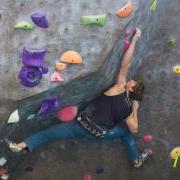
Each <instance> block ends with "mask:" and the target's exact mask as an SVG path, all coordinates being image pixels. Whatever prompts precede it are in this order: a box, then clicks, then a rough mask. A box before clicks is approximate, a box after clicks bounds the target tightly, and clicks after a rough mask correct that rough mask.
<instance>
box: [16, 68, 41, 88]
mask: <svg viewBox="0 0 180 180" xmlns="http://www.w3.org/2000/svg"><path fill="white" fill-rule="evenodd" d="M18 77H19V79H20V80H21V84H22V85H24V86H26V87H34V86H36V85H38V84H39V83H40V81H41V79H42V72H41V71H39V69H38V68H36V67H27V66H23V67H22V68H21V70H20V72H19V76H18Z"/></svg>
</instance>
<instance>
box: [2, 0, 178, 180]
mask: <svg viewBox="0 0 180 180" xmlns="http://www.w3.org/2000/svg"><path fill="white" fill-rule="evenodd" d="M125 3H126V1H116V0H114V1H107V2H106V1H98V0H94V1H93V2H92V1H88V0H78V1H60V2H59V1H19V0H18V1H3V2H2V3H1V4H2V7H1V27H2V28H1V29H0V34H1V36H0V38H1V46H0V51H1V66H0V67H1V71H0V73H1V86H0V88H1V90H0V98H1V100H2V102H3V103H2V104H1V106H0V108H1V116H2V118H1V119H2V124H1V137H2V136H3V137H9V138H11V139H14V140H16V141H18V140H19V141H20V140H22V139H23V138H25V137H27V136H28V135H30V134H31V133H34V132H37V131H39V130H41V129H44V128H46V127H49V126H50V125H52V124H55V123H57V121H54V120H53V119H49V118H47V117H46V118H43V121H42V119H40V120H33V121H28V122H27V121H26V118H27V116H28V115H29V113H33V112H34V110H36V108H37V107H36V105H37V102H39V100H41V99H44V98H50V97H52V96H53V97H54V96H58V97H60V98H62V99H63V100H64V101H63V105H66V104H69V103H76V104H81V103H82V102H84V101H87V100H88V99H90V98H92V97H94V96H95V95H97V94H98V93H99V92H101V91H103V90H104V89H106V88H107V87H109V86H110V85H111V84H112V82H113V81H114V80H115V77H116V74H117V70H118V67H119V63H120V61H119V59H120V58H121V57H122V55H123V33H124V31H125V29H126V28H132V27H134V26H138V27H140V29H142V39H141V42H140V43H139V44H138V46H137V49H136V53H135V57H134V63H133V66H132V68H131V71H130V73H129V77H133V76H135V77H137V78H140V79H141V80H143V81H144V83H145V88H146V89H145V90H146V91H145V98H144V101H143V102H142V103H141V104H140V111H139V124H140V125H139V128H140V130H139V134H138V135H136V140H137V143H138V147H139V148H140V149H143V148H144V147H151V148H152V149H153V151H154V157H153V158H152V159H151V160H150V161H149V162H148V163H147V165H145V167H144V168H143V170H142V171H137V170H133V169H132V168H130V167H129V164H128V162H127V156H126V155H125V152H124V150H123V149H122V147H121V145H120V144H119V141H115V142H108V143H107V142H99V143H87V142H86V141H83V142H79V141H70V142H64V141H63V142H57V143H53V144H52V145H50V144H49V146H46V145H45V146H43V147H41V148H39V149H38V150H37V151H36V152H34V153H32V154H31V155H29V156H28V157H27V156H22V157H16V156H14V155H12V154H11V153H10V152H9V151H8V150H7V149H6V148H5V147H4V145H3V144H2V146H1V147H2V149H1V154H2V155H6V156H7V157H9V166H10V167H11V171H12V175H11V176H12V179H35V180H36V179H37V180H40V179H45V178H48V179H64V180H66V179H72V177H73V178H74V179H83V176H84V175H85V174H86V173H90V174H91V175H92V179H98V180H99V179H104V180H105V179H107V180H108V179H113V180H119V179H123V180H126V179H127V180H131V179H133V178H134V177H137V178H138V179H143V180H144V179H150V180H151V179H157V180H159V179H167V180H168V179H170V178H171V179H174V180H176V179H179V167H178V165H177V168H176V169H173V162H172V160H171V158H170V156H169V153H170V151H171V150H172V149H173V148H174V147H175V146H179V133H178V131H179V126H178V117H179V115H180V113H179V111H178V107H179V100H180V96H179V95H178V92H179V88H180V86H179V75H178V74H174V73H173V72H172V67H173V66H174V65H177V64H178V63H179V59H178V58H179V48H178V47H179V44H180V42H179V39H178V38H179V31H180V28H179V27H180V26H179V16H180V14H179V7H180V6H179V5H180V4H179V1H178V0H174V1H173V2H171V3H169V1H167V0H164V1H162V0H158V5H157V8H156V10H155V11H154V12H150V11H149V7H150V2H147V1H143V0H142V1H133V5H134V11H133V13H132V14H131V16H129V17H128V18H125V19H121V18H118V17H117V16H115V12H116V10H118V9H119V8H120V7H122V5H124V4H125ZM34 11H43V12H46V13H47V17H48V20H49V23H50V27H49V28H48V29H41V28H38V27H36V28H35V30H33V31H25V30H14V29H13V25H14V24H15V23H16V22H18V21H19V20H27V21H30V14H31V13H32V12H34ZM167 12H168V13H167ZM103 13H105V14H107V16H108V21H107V23H106V25H105V26H104V27H93V28H92V27H91V28H90V27H85V26H82V25H80V16H81V15H92V14H103ZM172 38H173V39H176V40H177V43H176V45H175V46H169V45H168V44H167V42H168V41H169V40H170V39H172ZM23 47H30V48H41V47H47V48H48V54H47V56H46V58H45V62H46V64H47V65H48V67H49V69H50V71H49V73H48V74H47V75H44V76H43V80H42V82H41V84H40V85H38V86H37V87H35V88H31V89H28V88H24V87H22V86H21V84H20V82H19V80H18V78H17V74H18V72H19V70H20V68H21V65H22V58H21V56H22V49H23ZM66 50H76V51H78V52H79V53H81V55H82V56H83V64H81V65H70V66H69V67H68V69H67V70H65V71H64V73H63V76H64V78H65V82H64V83H63V84H61V85H59V84H52V83H50V82H49V78H50V75H51V73H52V72H53V71H54V63H55V62H56V61H57V59H59V57H60V55H61V54H62V53H63V52H64V51H66ZM76 77H77V78H76ZM75 78H76V79H75ZM92 87H93V88H92ZM17 100H20V101H17ZM15 108H18V109H19V113H20V117H21V121H20V123H17V124H14V125H8V126H7V125H5V123H6V121H7V119H8V115H9V114H10V113H11V112H12V111H13V110H14V109H15ZM147 133H148V134H152V135H153V137H154V138H153V142H152V143H150V144H145V143H144V142H143V135H145V134H147ZM97 149H98V152H97ZM75 152H76V153H75ZM57 157H58V158H57ZM22 159H23V161H22ZM12 161H13V162H14V163H12ZM47 164H48V167H47ZM17 165H18V166H17ZM27 167H29V169H30V170H27V169H28V168H27ZM97 169H98V170H97ZM99 169H101V170H99ZM99 172H100V173H99Z"/></svg>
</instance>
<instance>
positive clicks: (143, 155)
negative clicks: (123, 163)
mask: <svg viewBox="0 0 180 180" xmlns="http://www.w3.org/2000/svg"><path fill="white" fill-rule="evenodd" d="M151 156H152V155H151V153H150V152H149V150H148V149H145V150H144V151H143V152H142V153H141V154H139V156H138V158H137V160H135V161H134V163H133V167H134V168H140V167H142V166H143V165H144V163H145V162H146V161H147V160H148V159H149V158H150V157H151Z"/></svg>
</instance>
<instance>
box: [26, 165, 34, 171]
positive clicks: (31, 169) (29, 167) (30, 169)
mask: <svg viewBox="0 0 180 180" xmlns="http://www.w3.org/2000/svg"><path fill="white" fill-rule="evenodd" d="M25 170H26V171H27V172H33V171H34V168H33V167H32V166H27V167H26V168H25Z"/></svg>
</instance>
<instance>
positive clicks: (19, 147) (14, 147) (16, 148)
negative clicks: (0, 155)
mask: <svg viewBox="0 0 180 180" xmlns="http://www.w3.org/2000/svg"><path fill="white" fill-rule="evenodd" d="M7 145H8V147H9V148H10V149H11V151H12V152H16V153H19V152H29V149H28V147H27V146H26V144H25V143H19V144H17V143H14V142H12V141H8V142H7Z"/></svg>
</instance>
